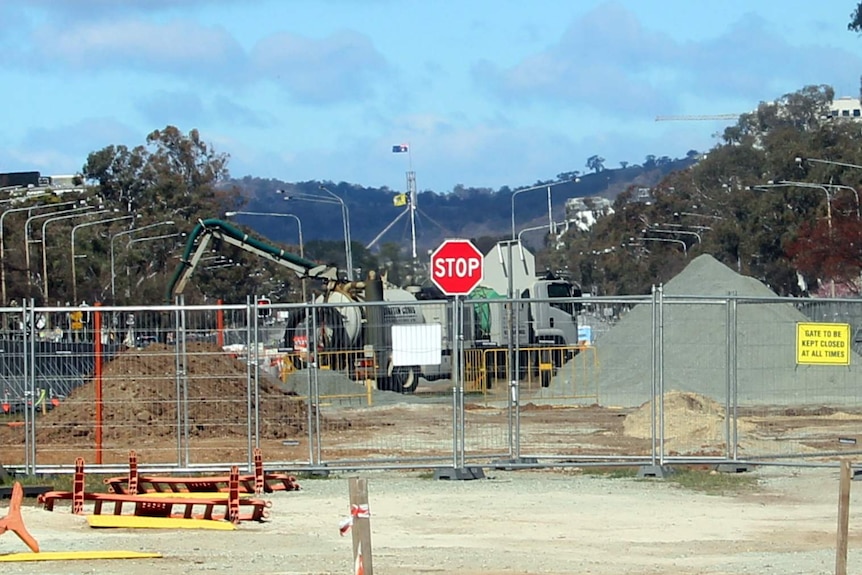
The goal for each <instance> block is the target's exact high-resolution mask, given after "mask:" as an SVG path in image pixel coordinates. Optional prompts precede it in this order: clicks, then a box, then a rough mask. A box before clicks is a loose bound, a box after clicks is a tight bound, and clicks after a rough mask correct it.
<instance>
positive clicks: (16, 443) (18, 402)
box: [0, 308, 50, 465]
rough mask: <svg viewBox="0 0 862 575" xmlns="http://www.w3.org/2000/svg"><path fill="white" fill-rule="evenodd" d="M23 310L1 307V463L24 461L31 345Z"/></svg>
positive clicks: (11, 463) (29, 397)
mask: <svg viewBox="0 0 862 575" xmlns="http://www.w3.org/2000/svg"><path fill="white" fill-rule="evenodd" d="M24 314H25V311H24V309H23V308H6V309H3V310H0V386H2V387H0V465H4V464H5V465H23V464H24V463H25V462H26V461H27V449H26V448H27V445H28V437H27V435H28V429H27V428H25V424H29V419H30V418H29V416H28V415H27V414H26V413H25V410H26V409H28V408H32V391H31V381H32V380H31V379H30V378H28V377H27V373H28V371H29V367H28V366H27V364H26V363H25V362H27V361H28V359H29V347H30V345H29V340H28V339H27V338H25V335H26V334H25V331H24V325H25V323H24V320H25V315H24ZM48 405H50V403H49V404H48ZM46 407H47V406H46ZM31 411H32V410H31Z"/></svg>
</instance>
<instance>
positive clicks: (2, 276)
mask: <svg viewBox="0 0 862 575" xmlns="http://www.w3.org/2000/svg"><path fill="white" fill-rule="evenodd" d="M71 203H75V202H71ZM56 205H60V204H56ZM53 207H54V205H51V204H39V205H36V206H29V207H26V208H10V209H8V210H4V211H3V213H2V214H0V286H2V287H0V291H2V294H0V297H2V298H3V305H6V252H5V251H4V249H5V248H4V243H3V222H4V220H5V219H6V216H8V215H9V214H14V213H17V212H28V217H29V215H30V212H32V211H33V210H38V209H41V208H53Z"/></svg>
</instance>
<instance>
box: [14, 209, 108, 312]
mask: <svg viewBox="0 0 862 575" xmlns="http://www.w3.org/2000/svg"><path fill="white" fill-rule="evenodd" d="M65 204H66V205H70V204H78V202H65ZM57 205H60V204H57ZM91 209H92V206H80V207H77V208H72V209H70V210H63V211H62V212H61V213H66V214H72V213H79V212H81V211H87V210H91ZM54 213H56V212H53V213H50V214H36V215H33V216H30V217H28V218H27V221H25V222H24V267H25V268H26V270H27V295H28V297H29V296H30V286H31V285H32V278H31V274H30V271H31V270H30V243H31V241H30V222H32V221H34V220H37V219H41V218H48V217H51V216H52V215H54Z"/></svg>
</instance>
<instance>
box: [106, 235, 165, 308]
mask: <svg viewBox="0 0 862 575" xmlns="http://www.w3.org/2000/svg"><path fill="white" fill-rule="evenodd" d="M173 223H174V222H173V221H172V220H166V221H163V222H156V223H154V224H150V225H147V226H143V227H140V228H135V229H132V230H125V231H122V232H119V233H116V234H114V235H113V236H111V303H116V301H115V300H116V291H115V279H116V275H117V274H116V273H115V268H114V240H115V239H117V238H118V237H120V236H125V235H128V234H134V233H136V232H142V231H144V230H148V229H151V228H155V227H158V226H170V225H173Z"/></svg>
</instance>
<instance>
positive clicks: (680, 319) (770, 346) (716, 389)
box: [552, 255, 862, 407]
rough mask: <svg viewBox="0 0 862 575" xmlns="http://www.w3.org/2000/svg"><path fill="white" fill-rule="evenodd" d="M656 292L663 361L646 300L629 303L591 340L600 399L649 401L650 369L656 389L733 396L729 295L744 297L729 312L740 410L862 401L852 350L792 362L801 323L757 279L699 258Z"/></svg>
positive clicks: (801, 318) (860, 380) (860, 379)
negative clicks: (843, 360) (846, 357)
mask: <svg viewBox="0 0 862 575" xmlns="http://www.w3.org/2000/svg"><path fill="white" fill-rule="evenodd" d="M663 291H664V297H665V299H664V303H665V305H664V308H663V317H662V318H661V322H662V324H663V326H664V345H663V348H664V361H663V363H662V364H658V365H657V366H656V368H655V370H654V368H653V338H652V334H653V317H652V310H651V306H650V305H643V304H642V305H637V306H635V307H634V308H633V309H632V310H631V311H629V312H628V313H627V314H626V315H625V316H624V317H622V318H621V319H620V321H619V322H618V323H617V324H616V325H615V326H614V327H612V328H611V329H610V330H609V331H607V332H606V333H604V334H602V335H601V336H600V337H599V338H598V340H597V341H596V351H597V357H598V366H597V368H596V370H595V374H594V377H595V383H596V384H597V385H598V390H599V402H600V404H601V405H605V406H620V407H634V406H639V405H641V404H643V403H645V402H647V401H649V400H650V399H651V397H652V389H653V372H654V371H655V373H656V374H658V375H657V376H656V384H655V385H656V389H662V390H663V391H664V392H668V391H672V390H676V391H690V392H694V393H699V394H703V395H705V396H707V397H711V398H713V399H715V400H716V401H719V402H721V403H724V402H725V401H726V399H727V398H728V397H731V398H733V397H734V388H733V381H732V380H733V377H732V376H733V366H732V365H730V362H729V361H728V352H727V349H728V342H729V341H732V337H731V336H730V335H729V334H728V329H727V326H728V310H727V306H726V305H725V304H724V302H723V301H722V300H721V298H726V297H727V296H728V295H735V296H739V297H740V298H746V299H742V300H739V301H738V305H737V313H736V316H737V329H736V334H735V337H736V346H737V357H736V365H735V367H736V381H737V386H736V389H735V393H736V396H737V397H738V401H739V405H740V407H745V406H753V405H757V406H763V405H777V406H790V405H794V406H841V407H847V406H857V405H862V377H860V371H859V365H860V363H859V361H860V357H859V356H858V355H856V354H852V355H851V358H850V365H849V366H828V365H797V364H796V324H797V322H807V321H810V320H809V319H808V318H806V317H805V316H804V315H803V314H802V313H801V312H799V311H798V310H797V309H796V308H795V307H794V306H793V305H792V303H790V302H788V301H787V300H783V301H775V300H774V299H773V301H768V299H769V298H777V296H776V294H775V293H774V292H773V291H772V290H770V289H769V288H768V287H766V286H765V285H764V284H762V283H761V282H759V281H757V280H755V279H753V278H750V277H745V276H742V275H740V274H738V273H736V272H735V271H734V270H732V269H730V268H728V267H727V266H725V265H723V264H722V263H720V262H718V261H717V260H716V259H715V258H713V257H712V256H709V255H702V256H699V257H697V258H696V259H694V260H692V262H691V263H690V264H689V265H688V266H687V267H686V268H685V269H684V270H683V271H682V272H681V273H680V274H678V275H677V276H676V277H674V278H673V279H672V280H671V281H669V282H668V283H667V284H665V286H664V288H663ZM703 296H709V297H707V298H704V297H703ZM709 298H716V299H709ZM748 298H751V299H748ZM659 375H660V376H661V377H659ZM662 379H663V387H661V388H659V386H660V381H661V380H662ZM552 385H553V384H552Z"/></svg>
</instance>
